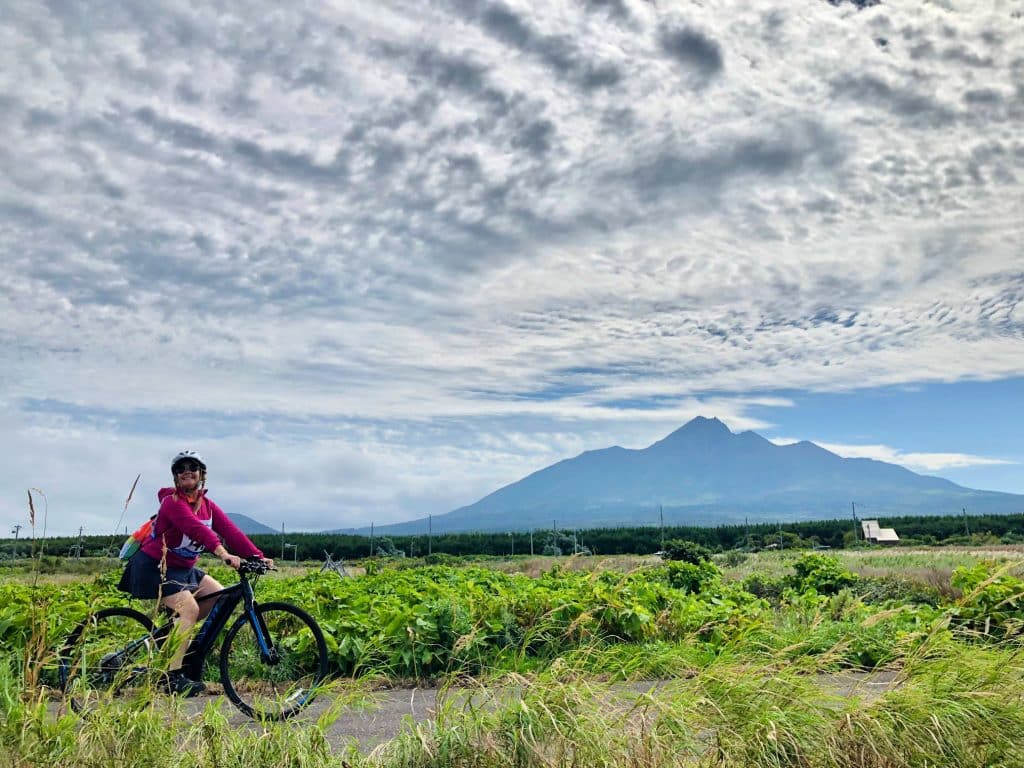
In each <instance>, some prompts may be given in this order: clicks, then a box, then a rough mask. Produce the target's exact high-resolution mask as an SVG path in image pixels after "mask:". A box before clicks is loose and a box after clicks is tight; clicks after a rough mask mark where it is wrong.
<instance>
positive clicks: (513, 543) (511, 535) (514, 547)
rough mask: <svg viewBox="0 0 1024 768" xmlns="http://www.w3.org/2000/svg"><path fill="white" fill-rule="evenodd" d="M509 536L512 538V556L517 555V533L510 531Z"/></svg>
mask: <svg viewBox="0 0 1024 768" xmlns="http://www.w3.org/2000/svg"><path fill="white" fill-rule="evenodd" d="M508 537H509V538H510V539H512V557H515V556H516V535H515V533H514V532H513V531H509V533H508Z"/></svg>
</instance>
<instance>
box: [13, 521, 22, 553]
mask: <svg viewBox="0 0 1024 768" xmlns="http://www.w3.org/2000/svg"><path fill="white" fill-rule="evenodd" d="M11 533H13V534H14V554H13V555H12V557H13V558H17V557H18V534H19V533H21V523H17V524H15V526H14V527H13V528H12V529H11Z"/></svg>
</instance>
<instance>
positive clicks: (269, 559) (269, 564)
mask: <svg viewBox="0 0 1024 768" xmlns="http://www.w3.org/2000/svg"><path fill="white" fill-rule="evenodd" d="M263 562H264V563H266V565H267V568H269V569H270V570H272V571H273V570H275V568H274V558H272V557H264V558H263Z"/></svg>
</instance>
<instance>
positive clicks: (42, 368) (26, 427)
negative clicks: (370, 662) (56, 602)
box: [0, 0, 1024, 536]
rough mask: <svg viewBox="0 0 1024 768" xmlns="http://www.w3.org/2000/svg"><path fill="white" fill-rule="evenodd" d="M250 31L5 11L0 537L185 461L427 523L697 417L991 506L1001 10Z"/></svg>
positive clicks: (516, 9) (56, 519)
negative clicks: (194, 453)
mask: <svg viewBox="0 0 1024 768" xmlns="http://www.w3.org/2000/svg"><path fill="white" fill-rule="evenodd" d="M263 5H264V6H265V7H263V8H260V7H259V6H260V3H251V4H246V5H245V7H244V8H242V7H241V6H238V4H234V3H224V2H220V3H212V2H206V3H184V2H169V1H165V0H152V1H151V2H147V3H136V4H111V3H107V2H90V1H89V0H76V1H75V2H66V0H60V1H57V0H53V1H52V2H39V1H36V2H24V1H22V0H8V2H5V4H4V13H3V15H2V17H0V267H2V269H0V441H2V443H0V444H2V452H3V456H4V459H3V461H2V462H0V525H3V526H5V528H4V530H0V534H5V535H6V533H7V528H10V527H13V526H15V525H22V526H24V530H23V531H22V533H21V535H22V536H24V535H25V534H26V533H27V532H28V528H29V521H28V516H29V511H28V503H27V494H26V492H27V489H29V488H34V489H38V490H39V491H40V492H41V493H39V494H37V496H36V508H37V514H36V526H37V533H41V532H42V518H43V517H44V512H45V521H46V532H47V533H71V532H76V531H77V530H78V529H79V527H82V528H83V529H84V531H85V532H86V533H90V534H105V533H108V532H110V533H113V532H115V531H117V530H120V529H123V527H124V526H125V525H129V526H131V527H134V526H135V525H136V524H137V522H138V521H140V520H141V519H143V518H144V517H145V516H146V515H148V514H150V513H151V512H152V511H154V510H155V506H156V503H155V493H156V490H157V489H158V488H159V487H160V486H162V485H166V484H169V481H170V473H169V463H170V459H171V457H172V456H173V455H174V454H175V453H176V452H177V451H179V450H182V449H185V448H188V449H193V450H198V451H199V452H200V453H202V455H203V456H204V457H205V459H206V461H207V464H208V465H209V467H210V473H209V487H210V495H211V497H212V498H214V499H215V500H216V501H218V503H219V504H220V505H221V506H222V507H223V508H224V509H225V510H226V511H228V512H237V513H242V514H246V515H249V516H250V517H253V518H255V519H257V520H260V521H261V522H264V523H265V524H267V525H270V526H272V527H274V528H278V527H279V526H281V525H284V526H285V527H286V528H287V529H288V530H318V529H325V528H342V527H349V526H357V525H366V524H368V523H370V522H376V523H378V524H380V523H388V522H396V521H400V520H407V519H412V518H418V517H424V516H426V515H428V514H432V515H438V514H443V513H444V512H447V511H450V510H452V509H454V508H456V507H459V506H462V505H465V504H469V503H472V502H474V501H476V500H478V499H479V498H480V497H482V496H483V495H485V494H487V493H489V492H491V491H493V490H496V489H497V488H499V487H501V486H503V485H505V484H507V483H510V482H513V481H515V480H517V479H519V478H521V477H522V476H524V475H526V474H528V473H530V472H533V471H535V470H537V469H540V468H542V467H544V466H547V465H549V464H551V463H553V462H555V461H558V460H561V459H564V458H568V457H571V456H575V455H577V454H579V453H580V452H582V451H585V450H589V449H595V448H603V447H607V446H610V445H622V446H624V447H628V448H642V447H645V446H646V445H649V444H650V443H653V442H655V441H656V440H658V439H660V438H661V437H663V436H665V435H666V434H668V433H669V432H671V431H672V430H673V429H675V428H677V427H679V426H680V425H682V424H683V423H684V422H686V421H687V420H689V419H690V418H692V417H694V416H697V415H703V416H707V417H711V416H717V417H718V418H720V419H722V420H723V421H724V422H725V423H726V424H727V425H728V426H729V427H730V428H731V429H732V430H733V431H737V432H738V431H742V430H746V429H753V430H756V431H758V432H759V433H760V434H762V435H764V436H765V437H768V438H769V439H771V440H773V441H775V442H779V443H785V442H788V441H793V440H812V441H814V442H816V443H819V444H820V445H822V446H824V447H826V448H829V449H830V450H834V451H836V452H837V453H839V454H840V455H844V456H868V457H872V458H879V459H882V460H886V461H892V462H895V463H899V464H902V465H903V466H906V467H908V468H910V469H912V470H914V471H917V472H924V473H927V474H934V475H939V476H942V477H947V478H949V479H951V480H953V481H954V482H958V483H961V484H964V485H967V486H969V487H975V488H983V489H989V490H1000V491H1008V492H1015V493H1024V448H1022V441H1021V438H1020V436H1021V434H1024V415H1022V410H1024V409H1022V408H1021V405H1022V403H1024V252H1022V251H1024V245H1022V244H1024V185H1022V176H1024V133H1022V132H1021V129H1020V126H1021V125H1022V124H1024V11H1022V10H1021V6H1020V4H1019V3H1017V2H1015V1H1013V2H1011V1H1009V0H992V2H966V1H963V0H948V1H943V2H922V1H921V0H914V1H913V2H900V3H895V2H881V3H870V2H865V0H859V1H858V2H856V3H854V2H849V1H841V2H840V1H838V0H837V1H836V2H828V1H826V0H808V1H807V2H801V3H793V2H788V1H783V0H779V1H778V2H767V1H764V0H743V1H742V2H725V1H722V0H702V2H683V1H680V2H663V1H658V2H641V1H639V0H573V1H572V2H556V1H554V0H544V2H534V3H532V4H531V3H526V2H511V1H510V0H499V1H492V0H480V1H479V2H475V1H472V2H471V1H470V0H437V1H436V2H425V0H415V2H412V1H411V0H410V1H408V2H382V1H381V0H372V2H351V3H349V2H340V1H335V2H329V3H319V4H309V5H307V4H294V7H293V4H281V3H269V2H268V3H264V4H263ZM140 474H141V480H140V481H139V486H138V489H137V490H136V493H135V496H134V497H133V498H132V500H131V503H130V504H129V505H128V506H127V509H126V499H127V496H128V491H129V489H130V488H131V486H132V482H133V481H134V479H135V477H136V475H140Z"/></svg>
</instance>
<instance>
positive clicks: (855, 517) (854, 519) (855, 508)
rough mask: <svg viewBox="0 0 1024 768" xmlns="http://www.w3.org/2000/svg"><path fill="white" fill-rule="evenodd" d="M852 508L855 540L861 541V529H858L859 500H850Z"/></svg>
mask: <svg viewBox="0 0 1024 768" xmlns="http://www.w3.org/2000/svg"><path fill="white" fill-rule="evenodd" d="M850 509H852V510H853V540H854V541H860V531H858V530H857V528H858V526H857V502H855V501H851V502H850Z"/></svg>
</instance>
